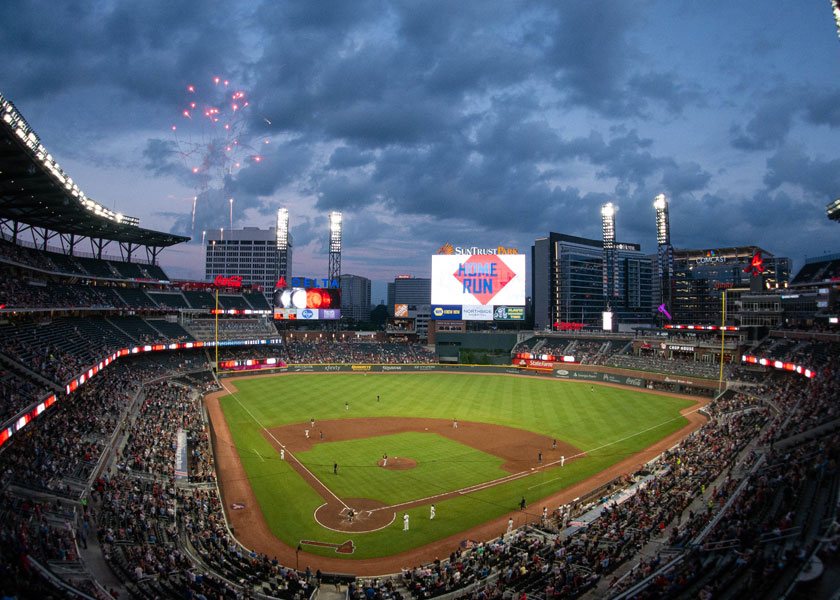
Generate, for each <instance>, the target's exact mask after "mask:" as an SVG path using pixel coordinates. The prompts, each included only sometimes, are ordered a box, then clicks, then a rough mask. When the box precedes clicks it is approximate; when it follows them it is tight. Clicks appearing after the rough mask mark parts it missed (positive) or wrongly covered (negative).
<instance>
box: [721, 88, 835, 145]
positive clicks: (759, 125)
mask: <svg viewBox="0 0 840 600" xmlns="http://www.w3.org/2000/svg"><path fill="white" fill-rule="evenodd" d="M765 94H766V97H767V99H763V100H762V101H761V103H760V104H759V106H758V108H757V109H756V110H755V113H754V114H753V116H752V118H751V119H750V120H749V121H748V122H747V123H746V125H743V126H742V125H741V124H737V123H736V124H733V125H732V127H731V129H730V134H731V141H732V145H733V146H734V147H735V148H738V149H740V150H772V149H774V148H778V147H779V146H780V145H781V144H783V143H784V142H785V141H786V140H787V137H788V134H789V133H790V130H791V129H792V128H793V126H794V123H795V121H796V119H797V118H798V117H801V118H803V120H804V121H805V122H807V123H810V124H813V125H827V126H828V127H831V128H836V127H840V92H838V91H837V90H836V89H826V88H822V87H818V86H815V85H785V86H777V87H775V88H773V89H771V90H767V91H765Z"/></svg>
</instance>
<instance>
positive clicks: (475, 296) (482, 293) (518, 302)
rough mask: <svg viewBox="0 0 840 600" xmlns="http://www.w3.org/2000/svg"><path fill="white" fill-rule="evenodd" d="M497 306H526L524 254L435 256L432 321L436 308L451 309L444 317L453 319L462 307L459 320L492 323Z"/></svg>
mask: <svg viewBox="0 0 840 600" xmlns="http://www.w3.org/2000/svg"><path fill="white" fill-rule="evenodd" d="M496 306H504V307H518V306H525V255H524V254H513V255H501V254H472V255H451V254H443V255H435V256H432V318H433V319H434V318H436V316H435V307H443V308H444V309H445V308H450V307H451V308H452V309H453V310H452V311H450V312H449V313H446V312H445V310H444V314H452V315H454V314H455V313H456V312H457V311H454V308H455V307H460V308H461V316H460V317H456V318H463V319H467V320H470V319H476V320H493V319H494V317H495V311H494V310H493V307H496ZM438 318H440V317H438ZM442 318H452V317H447V316H443V317H442Z"/></svg>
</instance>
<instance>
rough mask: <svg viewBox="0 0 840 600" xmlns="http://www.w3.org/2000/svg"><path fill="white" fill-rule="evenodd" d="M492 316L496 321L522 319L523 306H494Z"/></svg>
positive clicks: (523, 317)
mask: <svg viewBox="0 0 840 600" xmlns="http://www.w3.org/2000/svg"><path fill="white" fill-rule="evenodd" d="M493 318H494V319H495V320H496V321H524V320H525V307H524V306H496V307H495V308H494V309H493Z"/></svg>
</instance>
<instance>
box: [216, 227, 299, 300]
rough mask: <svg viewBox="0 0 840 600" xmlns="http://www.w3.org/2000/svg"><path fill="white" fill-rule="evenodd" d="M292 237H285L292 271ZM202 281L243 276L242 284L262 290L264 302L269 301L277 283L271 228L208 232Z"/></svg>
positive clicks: (275, 242)
mask: <svg viewBox="0 0 840 600" xmlns="http://www.w3.org/2000/svg"><path fill="white" fill-rule="evenodd" d="M291 246H292V237H291V235H289V237H288V250H287V256H286V260H287V265H286V268H287V270H288V272H291V260H292V253H291ZM204 254H205V263H204V278H205V280H207V281H213V280H214V279H215V278H216V276H218V275H221V276H223V277H233V276H239V277H242V284H243V285H259V286H262V287H263V292H264V293H265V295H266V299H267V300H268V301H269V303H270V302H271V295H272V293H273V291H274V285H275V284H276V283H277V274H278V268H279V265H278V260H277V235H276V230H275V228H274V227H271V228H269V229H260V228H258V227H245V228H244V229H234V230H233V231H224V230H210V231H208V232H207V235H206V237H205V245H204Z"/></svg>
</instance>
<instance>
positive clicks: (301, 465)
mask: <svg viewBox="0 0 840 600" xmlns="http://www.w3.org/2000/svg"><path fill="white" fill-rule="evenodd" d="M219 383H221V384H222V387H223V388H225V390H226V391H227V393H228V394H230V395H231V396H233V399H234V400H236V402H237V404H239V406H241V407H242V409H243V410H244V411H245V412H246V413H248V415H250V417H251V418H252V419H253V420H254V423H256V424H257V425H259V426H260V429H263V430H264V431H265V432H266V433H267V434H268V436H269V437H270V438H271V439H272V440H274V441H275V442H276V443H277V445H278V446H280V447H281V448H283V450H286V446H284V445H283V444H282V443H281V442H280V440H278V439H277V438H276V437H274V434H273V433H271V431H270V430H268V429H267V428H266V427H265V425H263V424H262V423H260V420H259V419H257V417H255V416H254V413H252V412H251V411H250V410H248V407H247V406H245V405H244V404H242V402H240V400H239V396H237V393H236V392H232V391H231V390H230V388H229V387H228V386H226V385H225V384H224V383H222V382H221V380H220V381H219ZM286 452H287V454H288V455H289V457H290V458H292V459H294V461H295V462H296V463H297V464H298V465H300V467H301V468H302V469H303V470H304V471H306V472H307V473H309V476H310V477H312V479H314V480H315V481H317V482H318V485H320V486H321V487H322V488H324V489H325V490H327V493H328V494H329V495H330V496H332V497H333V498H335V499H336V501H337V502H338V503H339V504H341V505H342V506H343V507H344V508H350V507H349V506H347V505H346V504H345V503H344V501H343V500H342V499H341V498H339V497H338V496H336V495H335V494H334V493H333V491H332V490H331V489H330V488H328V487H327V486H326V485H325V484H324V483H323V482H322V481H321V480H320V479H318V478H317V477H315V474H314V473H312V471H310V470H309V469H307V468H306V465H304V464H303V463H302V462H300V461H299V460H298V458H297V457H296V456H295V455H294V454H292V453H291V452H290V451H288V450H286Z"/></svg>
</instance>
